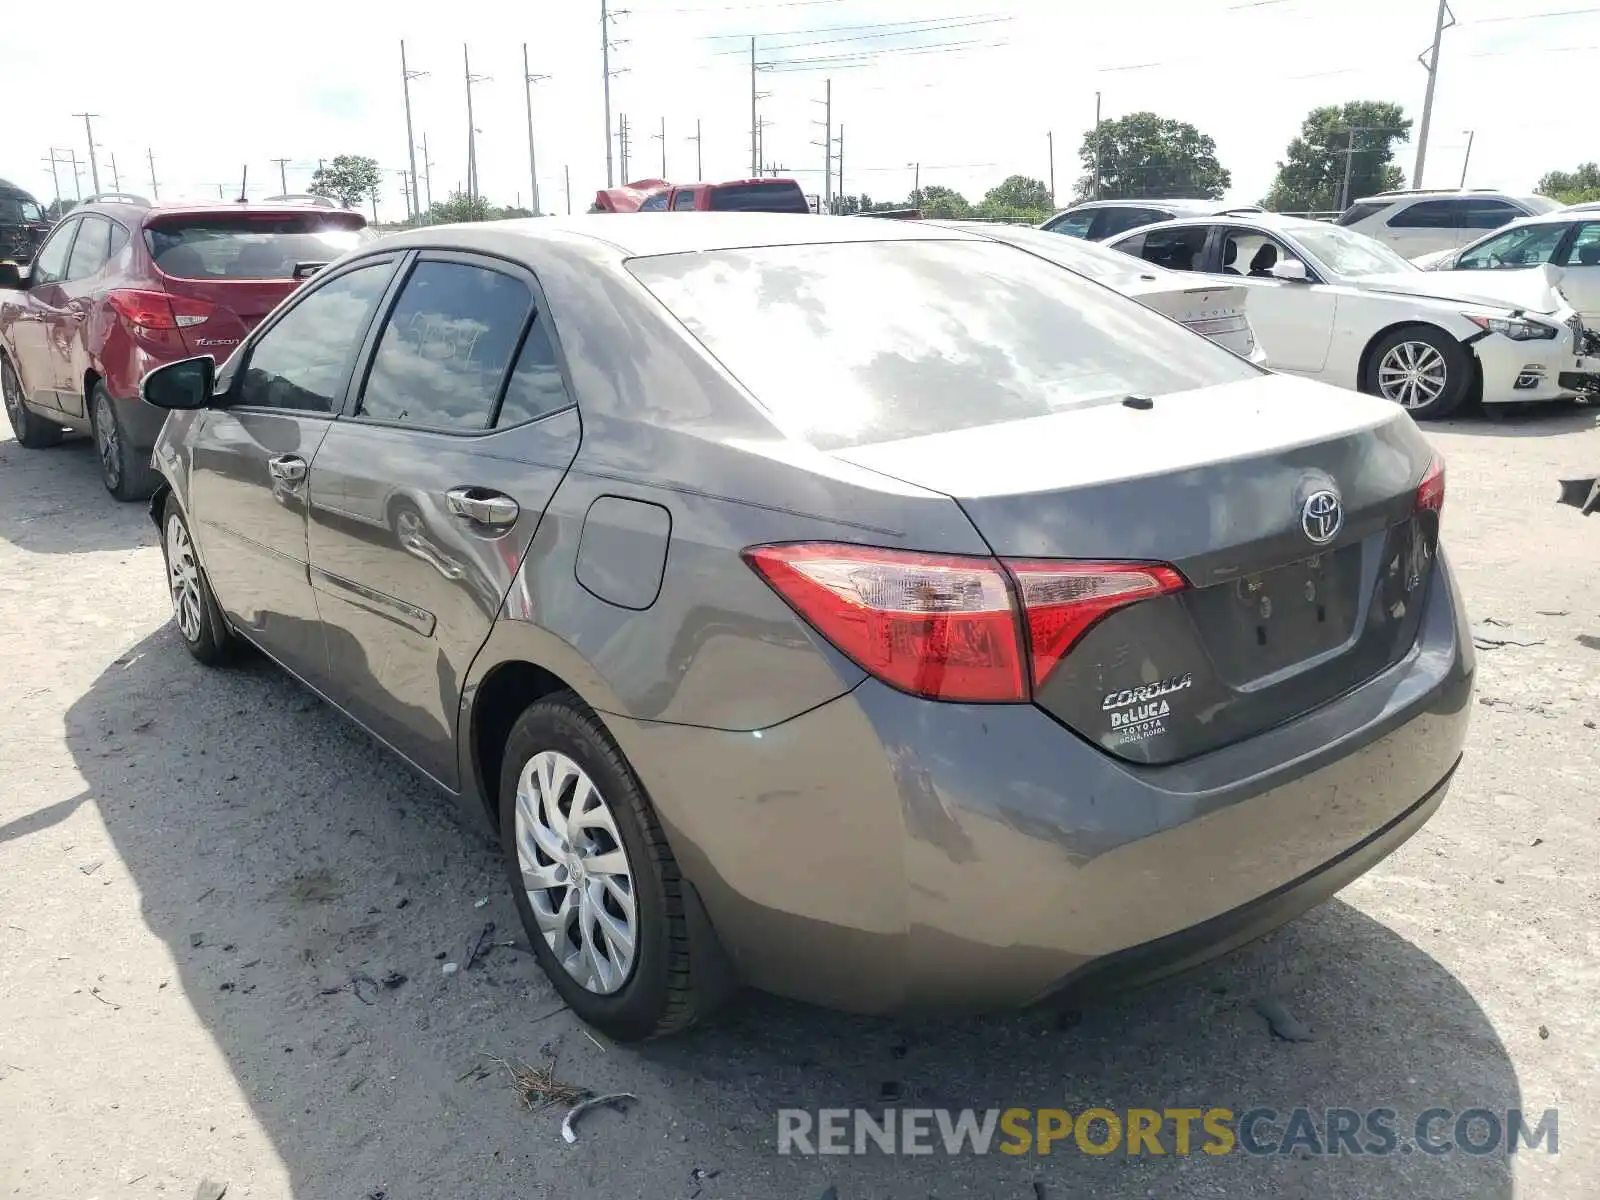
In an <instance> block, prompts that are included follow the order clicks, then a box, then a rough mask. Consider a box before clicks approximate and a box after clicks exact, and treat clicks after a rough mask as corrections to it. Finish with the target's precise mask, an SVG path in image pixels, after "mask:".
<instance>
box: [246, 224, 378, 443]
mask: <svg viewBox="0 0 1600 1200" xmlns="http://www.w3.org/2000/svg"><path fill="white" fill-rule="evenodd" d="M404 257H405V255H404V253H403V252H401V251H398V250H387V251H385V252H383V253H380V254H372V255H368V256H366V257H363V258H358V259H355V260H353V261H351V262H348V263H345V264H344V265H343V266H341V267H340V268H339V270H338V271H337V272H336V273H334V274H331V275H327V276H323V275H321V274H318V275H316V276H314V277H313V282H312V283H310V284H306V285H304V286H302V287H301V288H300V290H299V291H297V292H295V293H294V295H293V296H292V297H291V298H290V300H289V301H288V303H287V304H285V305H284V306H283V307H281V308H279V309H278V310H277V311H276V312H274V313H272V314H270V315H269V316H268V317H267V319H266V320H264V321H262V322H261V324H259V325H257V326H256V327H255V329H253V330H252V331H251V333H250V336H249V337H248V338H246V339H245V341H244V343H243V344H242V345H241V346H240V347H239V348H238V350H236V351H235V352H234V354H233V355H232V356H230V358H229V359H228V363H229V367H228V374H227V377H226V378H225V379H221V380H219V386H221V387H223V388H224V389H225V403H223V404H222V405H220V406H219V407H222V408H226V409H227V410H228V411H229V412H250V413H278V414H282V415H285V416H292V417H301V418H305V419H306V420H314V421H332V420H334V419H335V418H336V417H338V416H339V414H340V411H341V409H342V407H343V405H344V404H345V403H346V402H347V401H348V399H349V394H350V380H351V378H352V376H353V374H354V371H355V368H356V367H357V366H358V365H359V364H360V362H361V357H360V355H361V351H362V350H364V349H365V348H366V341H367V338H368V337H370V336H371V333H372V326H373V324H374V323H375V321H376V317H377V314H378V313H379V312H382V311H383V310H384V307H385V304H386V303H387V302H388V300H389V298H390V296H391V294H392V293H393V291H394V281H395V278H396V275H397V274H398V272H397V271H396V270H395V266H396V264H397V263H398V262H399V261H400V260H401V259H403V258H404ZM373 266H388V268H389V271H390V274H389V281H388V282H387V283H386V284H384V292H383V295H381V296H380V297H379V298H378V304H377V306H376V307H375V308H374V309H373V317H372V318H369V319H368V322H367V329H366V331H365V333H363V335H362V337H361V340H360V341H358V342H357V351H356V355H355V357H354V358H353V359H352V361H351V363H350V365H348V366H347V367H346V368H345V378H344V386H343V388H342V390H341V391H340V392H339V393H338V394H337V395H335V396H334V397H333V407H332V408H331V409H329V410H328V411H327V412H309V411H307V410H306V409H303V408H276V407H273V406H271V405H266V404H238V403H232V402H231V400H232V397H233V395H234V393H235V391H236V390H237V389H238V387H239V384H240V382H241V381H242V380H243V378H244V375H245V372H247V371H248V370H249V369H250V360H251V359H252V358H254V357H255V352H256V347H257V346H258V345H259V344H260V343H261V339H262V338H264V337H266V336H267V334H269V333H271V332H272V331H273V330H274V329H276V328H277V327H278V326H279V325H280V324H282V323H283V321H284V320H285V319H286V318H287V317H288V316H289V314H290V313H292V312H294V311H295V310H296V309H298V308H299V307H300V306H301V305H302V304H304V303H305V302H306V300H307V299H308V298H309V297H311V296H314V295H316V293H317V292H319V291H321V290H322V289H323V288H325V287H327V286H328V285H329V284H332V283H335V282H337V281H338V280H340V279H343V278H344V277H345V276H347V275H351V274H353V273H354V272H356V271H360V270H363V269H365V268H368V267H373Z"/></svg>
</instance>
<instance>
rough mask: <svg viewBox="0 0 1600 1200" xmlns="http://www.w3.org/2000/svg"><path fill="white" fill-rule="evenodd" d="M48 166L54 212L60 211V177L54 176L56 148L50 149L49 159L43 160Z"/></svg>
mask: <svg viewBox="0 0 1600 1200" xmlns="http://www.w3.org/2000/svg"><path fill="white" fill-rule="evenodd" d="M44 161H45V162H47V163H49V164H50V183H51V184H52V185H53V186H54V187H55V190H56V211H57V212H60V211H61V176H59V175H57V174H56V148H55V147H54V146H51V147H50V157H49V158H47V159H45V160H44Z"/></svg>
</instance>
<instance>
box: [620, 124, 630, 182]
mask: <svg viewBox="0 0 1600 1200" xmlns="http://www.w3.org/2000/svg"><path fill="white" fill-rule="evenodd" d="M617 157H618V158H619V159H620V160H621V161H620V163H619V166H620V167H621V170H622V182H623V183H624V184H626V183H627V182H628V178H629V176H628V114H627V113H619V114H618V116H617Z"/></svg>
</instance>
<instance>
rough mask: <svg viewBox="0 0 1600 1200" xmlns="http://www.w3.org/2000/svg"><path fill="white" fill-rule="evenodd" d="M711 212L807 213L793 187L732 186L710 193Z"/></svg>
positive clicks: (796, 186)
mask: <svg viewBox="0 0 1600 1200" xmlns="http://www.w3.org/2000/svg"><path fill="white" fill-rule="evenodd" d="M711 211H712V212H782V213H808V212H810V211H811V206H810V205H809V204H807V203H806V198H805V195H804V194H803V193H802V192H801V191H800V185H799V184H797V183H792V182H788V183H780V182H778V181H776V180H774V181H773V182H772V183H732V184H727V185H725V186H723V187H714V188H712V189H711Z"/></svg>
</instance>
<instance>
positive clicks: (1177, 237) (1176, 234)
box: [1117, 225, 1206, 271]
mask: <svg viewBox="0 0 1600 1200" xmlns="http://www.w3.org/2000/svg"><path fill="white" fill-rule="evenodd" d="M1205 245H1206V226H1204V225H1189V226H1185V227H1183V228H1181V229H1152V230H1150V231H1148V232H1147V233H1146V234H1145V235H1144V240H1143V241H1142V242H1140V243H1139V246H1138V249H1135V248H1134V245H1133V242H1132V240H1131V239H1130V240H1129V241H1126V242H1122V243H1121V244H1119V245H1118V246H1117V249H1118V250H1123V251H1126V252H1127V253H1129V254H1137V255H1138V256H1139V257H1140V258H1142V259H1144V260H1145V262H1148V263H1155V265H1156V266H1158V267H1165V268H1166V269H1167V270H1169V271H1192V270H1194V269H1195V264H1197V263H1198V262H1199V261H1200V252H1201V251H1202V250H1204V249H1205Z"/></svg>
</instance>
